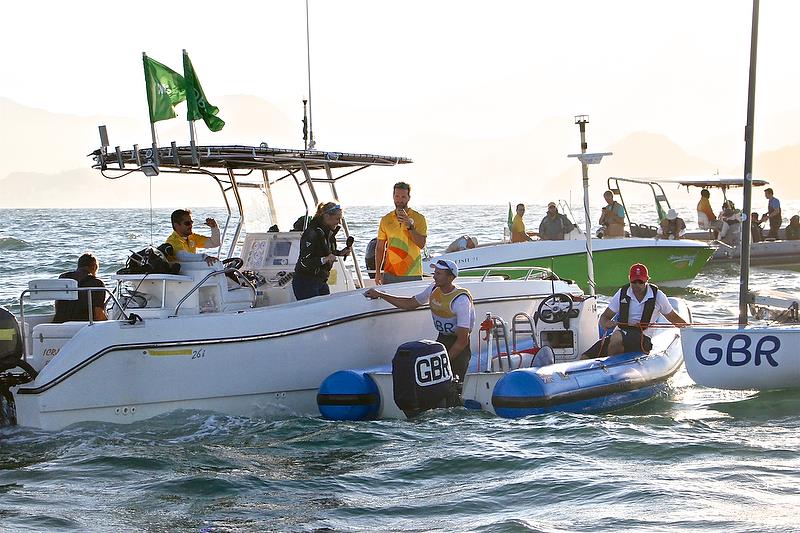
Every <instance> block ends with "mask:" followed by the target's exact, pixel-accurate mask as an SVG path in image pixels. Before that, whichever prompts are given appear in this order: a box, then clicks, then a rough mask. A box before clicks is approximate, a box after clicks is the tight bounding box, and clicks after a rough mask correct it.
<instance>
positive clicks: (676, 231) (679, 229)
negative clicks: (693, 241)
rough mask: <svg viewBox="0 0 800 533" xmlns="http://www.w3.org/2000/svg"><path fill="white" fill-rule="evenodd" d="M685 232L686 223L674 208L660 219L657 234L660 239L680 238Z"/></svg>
mask: <svg viewBox="0 0 800 533" xmlns="http://www.w3.org/2000/svg"><path fill="white" fill-rule="evenodd" d="M684 233H686V223H685V222H684V221H683V219H682V218H681V217H679V216H678V212H677V211H675V210H674V209H670V210H669V211H667V216H666V218H664V220H662V221H661V224H660V226H659V228H658V236H659V237H661V238H662V239H671V240H674V239H680V238H681V237H683V234H684Z"/></svg>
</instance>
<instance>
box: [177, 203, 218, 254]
mask: <svg viewBox="0 0 800 533" xmlns="http://www.w3.org/2000/svg"><path fill="white" fill-rule="evenodd" d="M171 219H172V229H173V232H172V234H171V235H170V236H169V237H167V242H168V243H169V244H171V245H172V249H173V251H174V255H172V256H168V257H167V259H169V260H170V261H205V262H206V263H207V264H208V266H211V265H213V264H214V263H216V262H217V261H218V259H217V258H216V257H214V256H213V255H208V254H198V253H197V249H198V248H214V247H216V246H219V243H220V238H219V226H218V225H217V221H216V220H214V219H213V218H207V219H206V226H208V227H210V228H211V237H206V236H205V235H199V234H197V233H193V232H192V227H193V225H194V221H193V220H192V211H191V210H190V209H176V210H175V211H173V212H172V217H171Z"/></svg>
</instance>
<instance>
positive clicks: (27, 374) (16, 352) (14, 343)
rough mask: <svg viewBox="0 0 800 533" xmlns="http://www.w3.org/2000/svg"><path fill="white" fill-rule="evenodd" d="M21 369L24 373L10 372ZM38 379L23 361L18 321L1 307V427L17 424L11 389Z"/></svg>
mask: <svg viewBox="0 0 800 533" xmlns="http://www.w3.org/2000/svg"><path fill="white" fill-rule="evenodd" d="M15 368H20V369H22V370H23V371H24V372H23V373H21V374H19V373H17V374H14V373H11V372H9V371H10V370H13V369H15ZM35 378H36V371H35V370H34V369H33V367H32V366H31V365H29V364H28V363H27V362H25V361H23V360H22V336H21V335H20V331H19V324H17V319H16V318H15V317H14V315H13V314H11V312H10V311H9V310H8V309H6V308H5V307H1V306H0V426H8V425H14V424H16V422H17V420H16V414H15V409H14V396H13V395H12V394H11V387H14V386H16V385H21V384H23V383H28V382H30V381H33V380H34V379H35Z"/></svg>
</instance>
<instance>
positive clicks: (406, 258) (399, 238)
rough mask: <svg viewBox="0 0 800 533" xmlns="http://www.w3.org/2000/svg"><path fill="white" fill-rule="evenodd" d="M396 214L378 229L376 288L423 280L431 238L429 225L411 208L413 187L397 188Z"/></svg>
mask: <svg viewBox="0 0 800 533" xmlns="http://www.w3.org/2000/svg"><path fill="white" fill-rule="evenodd" d="M392 197H393V200H394V207H395V209H394V211H391V212H390V213H387V214H386V215H385V216H384V217H383V218H381V222H380V224H379V226H378V243H377V245H376V247H375V284H376V285H384V284H387V283H400V282H402V281H411V280H419V279H422V249H423V248H425V243H426V241H427V238H428V223H427V222H426V221H425V217H424V216H422V215H421V214H420V213H418V212H416V211H414V210H413V209H411V208H409V207H408V202H409V200H410V199H411V185H409V184H408V183H405V182H402V181H400V182H398V183H395V184H394V189H393V195H392Z"/></svg>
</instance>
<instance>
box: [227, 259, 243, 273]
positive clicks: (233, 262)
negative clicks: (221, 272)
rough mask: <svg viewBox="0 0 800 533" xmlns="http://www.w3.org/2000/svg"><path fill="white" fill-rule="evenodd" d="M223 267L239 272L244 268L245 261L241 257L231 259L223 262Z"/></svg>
mask: <svg viewBox="0 0 800 533" xmlns="http://www.w3.org/2000/svg"><path fill="white" fill-rule="evenodd" d="M222 266H224V267H225V268H235V269H237V270H238V269H240V268H242V267H243V266H244V260H243V259H242V258H241V257H229V258H227V259H223V260H222Z"/></svg>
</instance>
